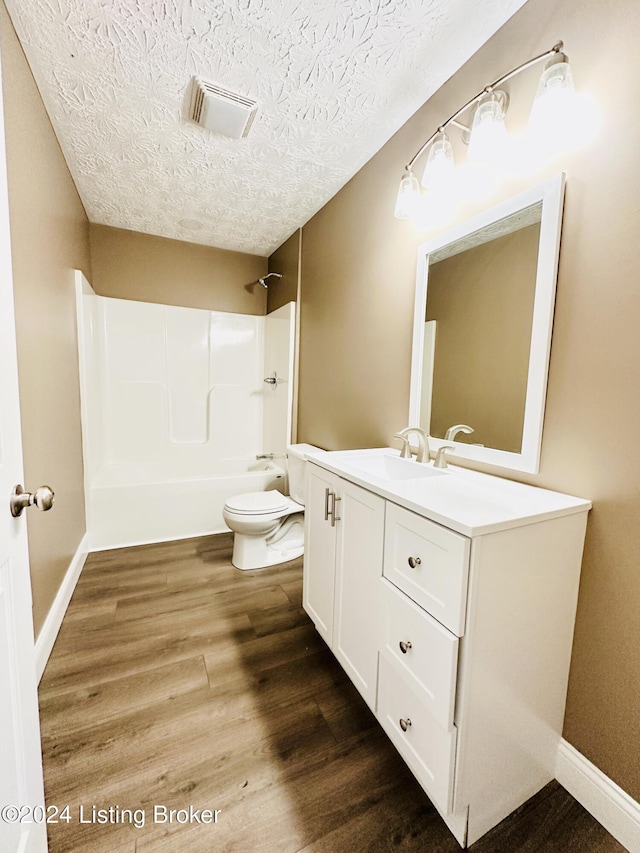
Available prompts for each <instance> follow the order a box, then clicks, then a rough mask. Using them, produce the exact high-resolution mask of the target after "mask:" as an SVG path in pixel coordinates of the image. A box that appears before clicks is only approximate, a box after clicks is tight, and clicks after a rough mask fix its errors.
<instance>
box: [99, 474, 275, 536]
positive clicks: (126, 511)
mask: <svg viewBox="0 0 640 853" xmlns="http://www.w3.org/2000/svg"><path fill="white" fill-rule="evenodd" d="M225 467H226V468H227V470H226V472H225V470H224V468H223V470H222V471H220V472H219V473H218V474H216V475H214V474H212V475H211V476H209V477H191V478H184V477H183V478H178V479H173V480H154V477H155V476H156V471H154V469H153V468H152V467H151V466H149V467H148V468H147V469H146V470H145V468H144V466H139V467H138V468H137V469H132V473H133V471H135V473H137V475H138V481H137V482H136V481H133V480H132V481H131V482H122V483H110V484H106V483H103V484H101V483H96V484H95V485H94V486H93V488H92V489H91V493H90V500H91V519H92V521H91V529H90V532H91V548H92V549H93V550H101V549H104V548H115V547H118V546H120V545H134V544H142V543H146V542H160V541H163V540H172V539H185V538H188V537H190V536H201V535H205V534H208V533H222V532H223V531H226V530H227V529H228V528H227V526H226V524H225V523H224V521H223V518H222V508H223V507H224V505H225V502H226V501H227V500H228V499H229V498H231V497H233V495H236V494H238V493H239V492H240V491H251V492H261V491H265V490H266V489H281V488H284V483H285V473H284V470H283V469H282V468H279V467H277V466H275V465H269V466H268V468H267V466H266V465H265V464H264V463H263V464H262V467H261V468H259V469H258V468H257V466H255V459H254V460H253V461H251V460H245V461H244V463H243V461H242V460H238V462H237V465H236V470H235V472H232V471H231V470H228V469H229V468H230V466H225ZM252 467H253V468H254V469H255V470H251V469H252ZM120 473H121V474H124V472H123V471H121V472H120Z"/></svg>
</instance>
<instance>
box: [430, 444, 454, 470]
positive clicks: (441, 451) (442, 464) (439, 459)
mask: <svg viewBox="0 0 640 853" xmlns="http://www.w3.org/2000/svg"><path fill="white" fill-rule="evenodd" d="M447 450H450V451H451V452H452V453H454V452H455V447H454V446H453V445H452V444H443V445H442V447H439V448H438V452H437V453H436V458H435V462H434V463H433V467H434V468H446V467H447V465H448V463H447V457H446V455H445V454H446V452H447Z"/></svg>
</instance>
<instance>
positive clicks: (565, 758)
mask: <svg viewBox="0 0 640 853" xmlns="http://www.w3.org/2000/svg"><path fill="white" fill-rule="evenodd" d="M556 779H557V780H558V782H560V784H561V785H562V787H563V788H566V790H567V791H568V792H569V793H570V794H571V796H572V797H575V799H576V800H577V801H578V802H579V803H580V805H581V806H583V807H584V808H585V809H586V810H587V811H588V812H589V814H592V815H593V817H594V818H595V819H596V820H597V821H598V823H601V824H602V825H603V826H604V828H605V829H606V830H607V831H608V832H610V833H611V835H613V837H614V838H615V839H616V841H619V842H620V844H622V846H623V847H626V849H627V850H628V851H629V853H640V803H637V802H636V801H635V800H634V799H632V798H631V797H630V796H629V795H628V794H627V793H625V791H623V790H622V788H620V787H619V786H618V785H616V783H615V782H613V781H612V780H611V779H609V777H608V776H605V774H604V773H603V772H602V771H601V770H599V769H598V768H597V767H596V766H595V764H592V763H591V762H590V761H589V760H588V759H586V758H585V757H584V755H582V754H581V753H580V752H578V750H577V749H575V748H574V747H573V746H571V744H570V743H567V741H566V740H561V741H560V748H559V749H558V759H557V763H556Z"/></svg>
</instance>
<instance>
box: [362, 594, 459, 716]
mask: <svg viewBox="0 0 640 853" xmlns="http://www.w3.org/2000/svg"><path fill="white" fill-rule="evenodd" d="M378 594H379V599H380V607H379V613H380V614H381V615H382V618H381V625H380V627H381V631H382V637H381V638H380V650H381V653H382V654H383V655H385V656H386V657H387V658H388V659H389V661H390V662H392V663H393V665H394V666H395V668H396V669H399V670H401V671H402V672H403V673H404V677H405V679H406V680H407V681H408V682H409V683H410V684H411V686H412V687H413V689H414V690H415V691H416V693H417V694H418V695H419V696H420V697H421V701H422V702H423V703H424V705H425V706H426V707H427V708H428V710H429V711H430V713H431V714H432V715H433V717H434V719H435V720H436V721H437V722H438V723H439V724H440V725H441V726H442V727H443V728H445V729H450V728H452V726H453V711H454V705H455V698H456V672H457V666H458V642H459V641H458V638H457V637H456V636H455V634H452V633H451V631H448V630H447V629H446V628H444V627H443V626H442V625H441V624H440V623H439V622H438V621H437V620H436V619H434V618H433V617H431V616H429V614H428V613H426V612H425V611H424V610H423V609H422V608H421V607H418V605H417V604H414V603H413V601H411V599H410V598H407V596H406V595H405V594H404V593H403V592H400V590H399V589H397V588H396V587H395V586H394V585H393V584H391V583H389V581H387V580H385V579H384V578H381V579H380V583H379V593H378Z"/></svg>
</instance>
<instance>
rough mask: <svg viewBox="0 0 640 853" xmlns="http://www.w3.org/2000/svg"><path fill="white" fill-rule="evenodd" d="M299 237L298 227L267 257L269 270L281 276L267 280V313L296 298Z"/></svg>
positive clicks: (298, 271) (300, 234)
mask: <svg viewBox="0 0 640 853" xmlns="http://www.w3.org/2000/svg"><path fill="white" fill-rule="evenodd" d="M301 237H302V231H301V230H300V229H298V230H297V231H296V232H295V233H294V234H292V235H291V237H289V239H288V240H286V241H285V242H284V243H283V244H282V246H280V248H279V249H276V251H275V252H274V253H273V255H271V257H270V258H269V272H279V273H280V274H281V275H282V278H270V279H269V280H268V281H267V284H268V285H269V289H268V291H267V313H268V314H269V313H271V311H275V310H276V309H278V308H280V307H281V306H282V305H286V304H287V302H296V300H297V299H298V284H299V274H300V239H301Z"/></svg>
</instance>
